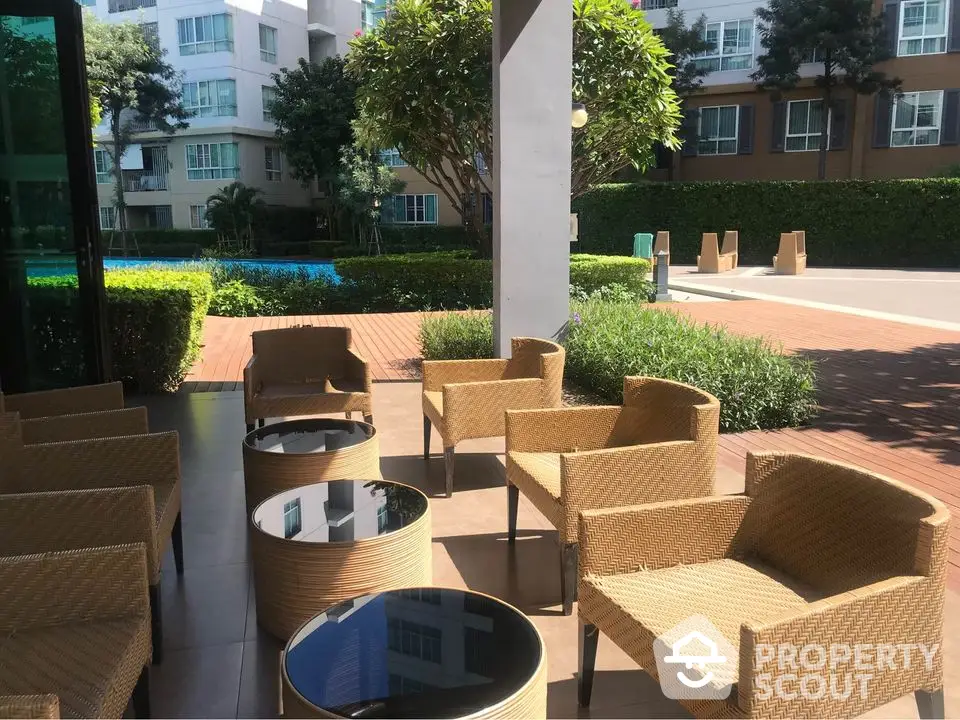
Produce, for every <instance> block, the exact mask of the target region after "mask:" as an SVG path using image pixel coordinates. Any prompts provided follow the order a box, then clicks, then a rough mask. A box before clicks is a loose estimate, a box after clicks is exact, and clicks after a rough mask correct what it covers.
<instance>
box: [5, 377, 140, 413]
mask: <svg viewBox="0 0 960 720" xmlns="http://www.w3.org/2000/svg"><path fill="white" fill-rule="evenodd" d="M122 408H123V384H122V383H119V382H112V383H103V384H100V385H82V386H80V387H73V388H62V389H59V390H40V391H38V392H27V393H16V394H13V395H4V394H3V393H0V413H2V412H16V413H19V414H20V418H21V419H22V420H32V419H34V418H41V417H50V416H51V415H73V414H76V413H88V412H98V411H101V410H120V409H122Z"/></svg>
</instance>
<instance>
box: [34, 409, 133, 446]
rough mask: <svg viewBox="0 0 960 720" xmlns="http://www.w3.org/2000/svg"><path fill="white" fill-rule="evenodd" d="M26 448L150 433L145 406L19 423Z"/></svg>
mask: <svg viewBox="0 0 960 720" xmlns="http://www.w3.org/2000/svg"><path fill="white" fill-rule="evenodd" d="M20 432H21V434H22V436H23V442H24V443H25V444H27V445H33V444H35V443H49V442H66V441H68V440H93V439H95V438H107V437H120V436H123V435H145V434H146V433H148V432H150V430H149V428H148V423H147V409H146V408H145V407H135V408H128V409H126V410H104V411H102V412H87V413H79V414H76V415H51V416H49V417H39V418H34V419H32V420H21V421H20Z"/></svg>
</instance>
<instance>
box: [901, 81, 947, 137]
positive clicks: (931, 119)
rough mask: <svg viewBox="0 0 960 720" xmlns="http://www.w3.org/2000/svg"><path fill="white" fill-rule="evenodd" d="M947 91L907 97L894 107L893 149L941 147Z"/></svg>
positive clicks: (908, 94) (902, 98)
mask: <svg viewBox="0 0 960 720" xmlns="http://www.w3.org/2000/svg"><path fill="white" fill-rule="evenodd" d="M942 107H943V91H941V90H932V91H929V92H910V93H904V94H903V95H901V96H900V97H898V98H896V100H894V103H893V129H892V130H891V133H892V134H891V136H890V146H891V147H906V146H909V145H939V144H940V109H941V108H942Z"/></svg>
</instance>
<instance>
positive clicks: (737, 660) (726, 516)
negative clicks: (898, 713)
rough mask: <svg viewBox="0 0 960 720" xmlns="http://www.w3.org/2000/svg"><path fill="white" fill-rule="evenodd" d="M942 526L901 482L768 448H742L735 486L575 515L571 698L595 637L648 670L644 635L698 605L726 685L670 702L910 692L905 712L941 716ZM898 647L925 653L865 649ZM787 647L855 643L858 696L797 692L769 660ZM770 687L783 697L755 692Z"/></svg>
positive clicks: (767, 711) (941, 512)
mask: <svg viewBox="0 0 960 720" xmlns="http://www.w3.org/2000/svg"><path fill="white" fill-rule="evenodd" d="M948 522H949V513H948V511H947V509H946V507H945V506H944V505H943V504H942V503H940V502H938V501H937V500H935V499H933V498H931V497H929V496H927V495H924V494H923V493H921V492H919V491H916V490H914V489H912V488H910V487H908V486H906V485H904V484H902V483H899V482H896V481H894V480H889V479H887V478H884V477H881V476H878V475H874V474H873V473H870V472H867V471H865V470H860V469H858V468H854V467H851V466H847V465H843V464H840V463H835V462H830V461H827V460H822V459H819V458H814V457H809V456H805V455H790V454H783V453H761V454H755V455H753V454H751V455H748V457H747V476H746V491H745V493H744V494H742V495H735V496H725V497H713V498H704V499H699V500H685V501H679V502H672V503H657V504H651V505H645V506H634V507H625V508H619V509H608V510H589V511H586V512H584V513H583V514H582V516H581V521H580V549H581V567H582V571H583V575H582V577H581V580H580V604H579V615H580V620H581V622H582V623H583V625H582V627H581V659H580V662H581V672H580V705H581V706H583V707H586V706H588V705H589V703H590V693H591V689H592V685H593V667H594V660H595V658H596V651H597V640H598V632H603V633H605V634H606V635H607V636H609V637H610V639H611V640H613V641H614V642H615V643H616V644H617V645H619V646H620V647H621V648H622V649H623V650H624V651H625V652H626V653H627V654H629V655H630V656H631V657H632V658H633V659H634V660H635V661H637V662H638V663H639V664H640V666H641V667H642V668H643V669H644V670H646V671H647V672H649V673H650V674H652V675H654V676H659V673H658V670H657V667H658V666H657V663H658V662H666V656H665V654H664V656H661V655H660V653H661V652H664V648H663V647H662V646H660V648H659V650H657V645H655V640H656V639H657V638H658V637H659V636H662V635H663V634H664V633H667V632H669V631H671V630H676V628H677V626H678V625H679V624H681V623H683V622H684V621H688V620H689V619H690V618H691V616H698V615H699V616H704V617H705V618H706V619H707V620H709V621H710V623H712V625H713V626H714V627H715V628H716V630H717V632H719V633H720V634H721V635H722V636H723V639H725V644H726V645H727V646H729V649H730V652H729V654H727V655H726V657H727V660H728V663H729V665H726V666H725V672H726V673H727V676H728V681H727V682H726V683H725V684H724V687H731V685H730V683H732V691H731V692H730V694H729V696H727V697H726V698H723V699H713V700H704V699H687V700H683V699H681V702H682V703H683V704H684V705H685V706H686V707H687V709H688V710H689V711H690V712H691V713H693V715H694V716H697V717H753V718H799V717H831V718H838V717H854V716H858V715H860V714H862V713H865V712H867V711H869V710H871V709H872V708H875V707H877V706H879V705H882V704H884V703H886V702H889V701H891V700H894V699H896V698H898V697H901V696H902V695H905V694H907V693H910V692H913V693H915V694H916V698H917V704H918V706H919V709H920V715H921V717H934V716H936V717H940V718H942V717H943V713H944V707H943V653H942V652H940V651H939V648H942V642H943V607H944V595H945V583H946V570H947V543H948V532H949V529H948ZM688 637H689V636H688ZM712 640H713V641H715V642H719V640H720V639H718V638H712ZM660 642H663V641H660ZM907 644H912V647H914V648H916V647H917V646H918V644H923V645H925V646H926V647H927V648H928V649H929V648H934V646H937V652H936V653H935V654H934V655H933V657H932V659H931V660H930V661H926V660H925V659H924V658H923V657H921V656H920V653H919V650H917V651H915V652H914V657H913V661H912V663H910V664H909V665H907V664H906V663H904V662H900V661H898V662H892V661H891V662H885V661H880V650H881V647H882V648H889V647H891V646H897V647H901V648H902V646H903V645H907ZM789 646H792V647H793V648H794V649H795V650H796V651H797V652H798V653H799V652H800V651H799V649H800V648H805V647H807V646H812V647H813V648H814V650H816V649H817V648H823V649H828V650H829V651H830V652H834V648H835V647H838V648H840V649H841V652H839V653H838V654H837V657H840V658H842V657H843V652H842V650H843V649H844V648H846V649H847V650H850V651H851V652H853V650H854V648H855V647H856V648H857V650H858V652H859V649H860V648H863V647H866V648H869V649H870V651H871V655H870V657H871V658H874V659H876V660H877V662H874V663H873V664H872V666H871V669H870V670H867V671H865V672H867V673H870V674H871V675H870V677H869V681H868V685H867V686H866V688H867V691H866V692H860V690H859V689H856V690H853V691H851V692H849V693H846V694H845V695H844V693H843V690H844V685H845V681H844V680H843V679H840V680H837V686H836V687H837V690H838V691H837V692H826V693H817V692H815V691H810V692H798V690H799V687H798V676H797V675H785V673H791V672H794V673H801V674H802V673H806V672H810V671H809V670H797V669H791V666H790V665H789V663H788V665H787V667H786V669H780V668H779V667H778V661H777V660H769V658H770V657H775V658H779V657H781V655H780V653H781V652H782V651H783V649H784V648H787V649H789ZM666 652H669V648H667V649H666ZM769 652H773V653H774V655H773V656H771V655H769ZM673 654H679V653H678V652H677V650H676V646H674V648H673ZM810 657H811V658H814V659H813V660H811V661H810V662H814V663H815V662H816V660H815V658H816V654H815V653H814V654H813V655H811V656H810ZM898 658H899V651H898ZM853 662H854V659H853V657H851V658H849V659H848V661H847V663H846V664H845V665H835V666H832V670H831V666H824V669H823V670H822V671H817V670H814V671H813V672H814V673H817V672H822V673H823V674H822V675H821V678H823V676H824V675H825V674H827V673H830V672H834V673H836V674H838V676H843V677H848V675H847V671H849V672H851V673H852V672H860V671H861V670H862V669H863V668H862V667H861V666H860V665H859V663H860V660H857V661H856V662H857V665H856V666H854V664H853ZM664 667H669V666H667V665H664ZM688 667H689V666H688ZM803 667H809V666H808V665H804V666H803ZM855 667H856V668H857V669H856V670H855V669H854V668H855ZM718 672H719V671H718ZM664 677H667V676H664ZM791 678H792V679H791ZM824 679H825V678H824ZM666 681H667V682H672V678H669V677H667V680H666ZM778 682H780V683H786V684H783V685H782V688H783V691H782V692H776V691H770V688H776V686H777V683H778ZM811 687H813V688H816V683H814V684H813V685H812V686H811ZM791 694H792V695H791Z"/></svg>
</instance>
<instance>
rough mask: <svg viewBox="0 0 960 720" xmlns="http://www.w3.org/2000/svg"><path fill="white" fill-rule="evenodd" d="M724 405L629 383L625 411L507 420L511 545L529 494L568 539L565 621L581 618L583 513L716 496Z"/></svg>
mask: <svg viewBox="0 0 960 720" xmlns="http://www.w3.org/2000/svg"><path fill="white" fill-rule="evenodd" d="M719 424H720V402H719V401H718V400H717V399H716V398H715V397H714V396H713V395H710V394H709V393H706V392H704V391H702V390H699V389H697V388H695V387H691V386H690V385H684V384H682V383H678V382H671V381H669V380H659V379H656V378H649V377H627V378H624V381H623V407H617V406H612V407H573V408H560V409H554V410H513V411H510V412H508V413H507V493H508V495H507V497H508V507H509V510H508V523H509V540H510V542H511V543H513V542H514V541H515V539H516V535H517V505H518V501H519V495H520V493H521V492H522V493H523V494H524V495H525V496H526V497H527V498H528V499H529V500H530V501H531V502H532V503H533V504H534V506H535V507H536V508H537V509H538V510H539V511H540V512H541V513H543V515H544V516H545V517H546V518H547V519H548V520H550V522H551V523H552V524H553V526H554V527H555V528H557V530H558V531H559V533H560V548H561V564H560V568H561V573H560V575H561V595H562V602H563V612H564V614H565V615H569V614H570V613H571V612H572V611H573V600H574V594H575V592H576V586H577V585H576V583H577V554H578V545H577V532H578V519H579V514H580V512H581V511H583V510H590V509H595V508H608V507H618V506H621V505H634V504H638V503H647V502H659V501H661V500H679V499H683V498H692V497H702V496H704V495H709V494H710V493H711V492H713V480H714V474H715V472H716V465H717V432H718V429H719Z"/></svg>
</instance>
